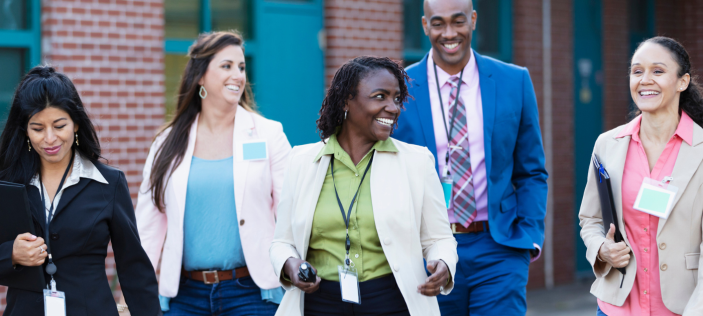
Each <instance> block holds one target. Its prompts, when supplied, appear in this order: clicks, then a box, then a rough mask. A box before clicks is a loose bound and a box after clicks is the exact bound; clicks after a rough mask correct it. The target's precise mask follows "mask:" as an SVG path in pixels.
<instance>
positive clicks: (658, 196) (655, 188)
mask: <svg viewBox="0 0 703 316" xmlns="http://www.w3.org/2000/svg"><path fill="white" fill-rule="evenodd" d="M669 179H671V178H668V177H667V178H665V179H664V180H665V181H666V180H669ZM678 191H679V189H678V188H677V187H675V186H673V185H670V184H666V183H665V182H664V181H662V182H657V181H656V180H654V179H650V178H645V179H644V181H643V182H642V186H641V187H640V192H639V193H638V194H637V199H636V200H635V205H633V206H632V207H633V208H634V209H636V210H638V211H640V212H644V213H647V214H650V215H654V216H657V217H659V218H667V217H669V214H670V213H671V209H672V208H673V206H674V205H673V204H674V199H675V198H676V193H677V192H678Z"/></svg>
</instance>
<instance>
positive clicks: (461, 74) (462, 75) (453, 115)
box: [432, 61, 464, 175]
mask: <svg viewBox="0 0 703 316" xmlns="http://www.w3.org/2000/svg"><path fill="white" fill-rule="evenodd" d="M432 63H433V64H434V79H435V83H436V84H437V96H439V107H440V109H442V121H443V122H444V130H445V131H446V132H447V146H449V141H450V138H451V137H452V134H451V133H452V131H453V130H454V121H455V119H456V113H457V112H458V111H457V109H456V106H457V104H459V92H461V84H462V81H461V80H462V78H464V70H463V69H462V70H461V73H460V74H459V86H458V87H457V88H456V99H455V100H454V113H452V119H451V121H450V122H449V127H447V119H446V118H445V116H446V115H445V114H444V101H442V89H441V88H440V87H439V76H437V63H435V62H434V61H433V62H432ZM450 150H451V147H450V148H448V149H447V153H446V154H445V159H444V161H445V162H444V164H445V169H446V173H447V175H448V174H449V167H447V165H448V164H449V153H450Z"/></svg>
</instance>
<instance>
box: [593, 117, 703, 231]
mask: <svg viewBox="0 0 703 316" xmlns="http://www.w3.org/2000/svg"><path fill="white" fill-rule="evenodd" d="M625 126H627V125H623V126H620V127H618V128H616V129H615V130H613V133H612V134H611V136H612V137H610V138H609V139H608V142H607V144H606V145H605V148H603V149H602V151H601V153H600V154H599V156H605V155H604V154H606V155H607V156H608V158H609V159H608V165H607V166H606V168H607V169H608V174H610V178H611V180H612V181H611V184H612V186H613V198H614V199H615V209H616V211H617V212H618V223H619V224H620V227H625V224H624V223H623V216H622V175H623V172H624V170H625V159H626V158H627V149H628V147H629V145H630V139H631V137H630V136H625V137H617V136H618V135H619V134H620V132H621V131H622V129H623V128H625ZM701 144H703V128H701V127H700V126H698V124H693V143H692V144H691V145H688V143H686V142H682V143H681V149H680V151H679V155H678V157H677V158H676V164H675V165H674V171H673V172H672V174H671V176H672V177H673V178H674V180H673V181H672V182H671V184H672V185H673V186H675V187H677V188H679V192H678V194H677V195H676V198H675V199H674V206H673V208H674V209H673V210H672V214H673V212H675V211H676V205H677V203H678V201H679V199H681V195H683V192H684V191H685V190H686V188H687V186H688V183H689V182H690V181H691V178H692V177H693V174H694V173H696V171H697V170H698V168H699V167H700V165H701V162H702V161H703V145H701ZM669 216H671V215H669ZM665 224H666V219H662V220H660V221H659V226H658V232H657V235H660V234H661V232H662V228H663V227H664V225H665ZM620 230H621V233H622V234H623V237H624V238H625V239H627V236H626V233H625V229H624V228H623V229H620Z"/></svg>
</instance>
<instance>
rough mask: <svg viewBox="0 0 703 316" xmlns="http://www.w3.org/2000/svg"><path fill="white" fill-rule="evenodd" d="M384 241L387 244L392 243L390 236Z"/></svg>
mask: <svg viewBox="0 0 703 316" xmlns="http://www.w3.org/2000/svg"><path fill="white" fill-rule="evenodd" d="M383 243H384V244H386V245H390V244H391V239H390V238H389V237H386V239H384V240H383ZM396 270H397V269H396Z"/></svg>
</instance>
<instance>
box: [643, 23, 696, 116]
mask: <svg viewBox="0 0 703 316" xmlns="http://www.w3.org/2000/svg"><path fill="white" fill-rule="evenodd" d="M646 43H654V44H659V45H661V46H662V47H664V48H666V49H667V50H669V52H670V53H671V55H672V56H673V57H674V60H675V61H676V63H677V64H679V71H678V73H677V74H676V75H677V77H679V78H681V77H683V76H684V75H685V74H689V75H690V76H691V81H690V82H689V83H688V88H687V89H686V90H684V91H683V92H681V96H680V97H679V115H680V114H681V111H684V112H686V114H688V116H690V117H691V119H692V120H693V121H694V122H696V124H698V125H699V126H703V87H701V83H700V81H699V80H698V76H696V72H695V71H694V69H693V66H692V65H691V59H690V58H689V55H688V52H687V51H686V48H684V47H683V45H681V43H679V42H677V41H676V40H675V39H673V38H669V37H665V36H657V37H652V38H650V39H648V40H645V41H643V42H642V43H640V44H639V46H637V49H636V50H635V52H636V51H637V50H639V49H640V47H642V45H644V44H646ZM640 113H642V111H640V110H639V109H635V111H633V112H632V113H631V115H630V117H631V118H634V117H635V116H637V115H639V114H640Z"/></svg>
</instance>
